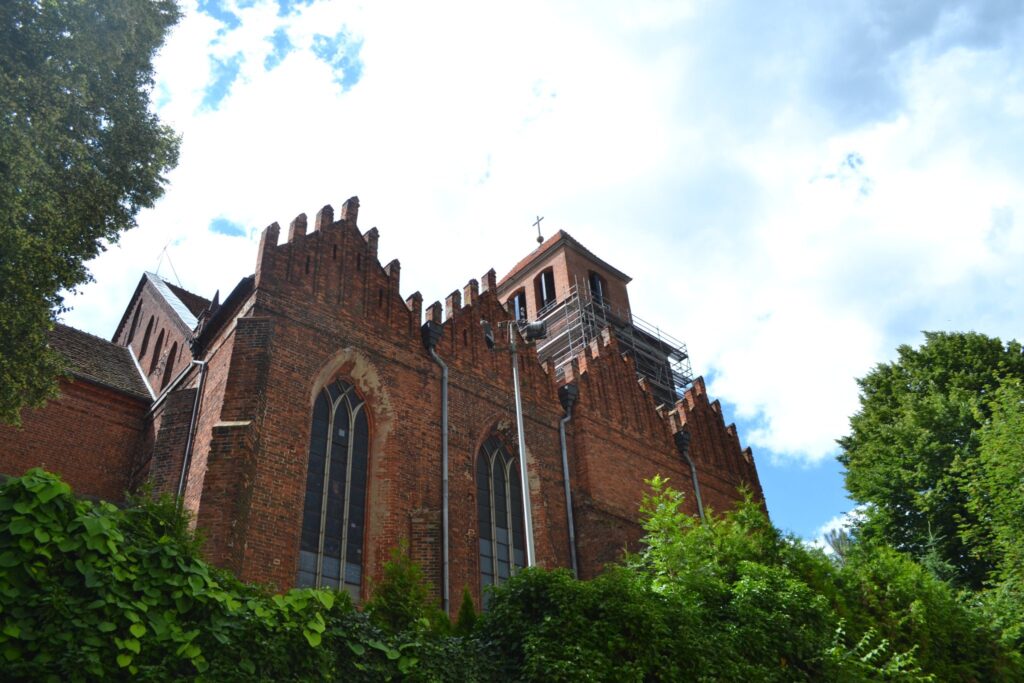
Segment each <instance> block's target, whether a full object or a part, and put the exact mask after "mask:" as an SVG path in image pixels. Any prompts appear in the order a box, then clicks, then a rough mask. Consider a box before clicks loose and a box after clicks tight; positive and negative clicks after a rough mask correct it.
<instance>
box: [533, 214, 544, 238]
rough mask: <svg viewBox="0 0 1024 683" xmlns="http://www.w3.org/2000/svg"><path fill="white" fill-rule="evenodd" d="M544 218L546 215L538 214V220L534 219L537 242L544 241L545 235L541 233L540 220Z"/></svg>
mask: <svg viewBox="0 0 1024 683" xmlns="http://www.w3.org/2000/svg"><path fill="white" fill-rule="evenodd" d="M542 220H544V216H537V220H536V221H534V223H533V225H534V227H535V228H537V244H543V243H544V237H543V236H542V235H541V234H540V222H541V221H542Z"/></svg>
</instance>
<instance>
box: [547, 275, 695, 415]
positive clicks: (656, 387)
mask: <svg viewBox="0 0 1024 683" xmlns="http://www.w3.org/2000/svg"><path fill="white" fill-rule="evenodd" d="M537 319H538V320H540V321H543V322H544V323H546V324H547V332H548V335H547V338H545V339H542V340H540V341H538V342H537V356H538V357H539V359H540V360H541V362H546V361H548V360H550V361H552V362H553V363H554V365H555V373H556V375H555V376H556V379H557V380H559V381H561V380H562V379H563V378H564V377H565V367H566V366H567V365H568V364H569V363H570V362H571V361H572V359H573V358H575V357H576V356H577V355H579V354H580V353H582V352H583V349H584V347H586V346H587V345H588V344H589V343H590V342H591V341H592V340H594V339H597V338H598V337H599V336H600V334H601V330H603V329H604V328H606V327H607V328H610V329H611V332H612V334H613V335H614V336H615V339H616V340H617V341H618V343H619V347H620V349H621V350H622V352H623V353H626V354H628V355H629V356H630V357H632V358H633V362H634V364H635V365H636V373H637V377H638V378H643V379H645V380H646V381H647V385H648V388H649V389H650V391H651V393H652V394H653V395H654V399H655V402H656V403H658V404H665V405H669V406H671V405H673V404H675V402H676V401H677V400H679V399H680V398H682V397H683V393H684V392H685V391H686V390H687V388H689V386H690V385H691V384H693V370H692V369H691V367H690V356H689V354H688V353H687V350H686V345H685V344H684V343H682V342H681V341H679V340H678V339H675V338H673V337H671V336H670V335H668V334H666V333H665V332H663V331H662V330H661V329H660V328H658V327H657V326H655V325H651V324H650V323H647V322H645V321H643V320H641V319H640V318H637V317H636V316H635V315H633V314H632V313H629V312H627V313H624V314H623V313H620V312H618V311H614V310H613V309H612V308H611V307H610V306H608V305H607V304H606V303H604V302H602V301H600V300H597V298H596V297H593V296H591V293H590V292H589V291H588V290H586V289H581V288H580V286H579V283H578V282H577V283H576V284H575V285H573V286H572V288H571V289H570V290H569V296H568V297H566V298H565V299H564V300H563V301H560V302H555V303H552V304H550V305H548V306H546V307H545V308H542V309H541V310H540V311H539V315H538V317H537Z"/></svg>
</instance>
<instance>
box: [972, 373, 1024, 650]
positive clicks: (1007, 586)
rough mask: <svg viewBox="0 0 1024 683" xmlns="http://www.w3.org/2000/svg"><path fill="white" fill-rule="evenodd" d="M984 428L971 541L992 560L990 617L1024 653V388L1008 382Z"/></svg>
mask: <svg viewBox="0 0 1024 683" xmlns="http://www.w3.org/2000/svg"><path fill="white" fill-rule="evenodd" d="M990 405H991V407H992V416H991V419H990V420H989V421H988V422H987V423H986V424H985V426H984V427H983V428H982V429H981V435H980V440H981V447H980V449H979V452H978V457H977V459H976V460H974V461H973V462H972V463H971V466H970V467H969V468H965V476H964V487H965V488H966V489H967V491H968V492H969V494H970V498H969V499H968V502H967V505H968V509H969V510H970V512H971V513H972V514H973V515H974V517H975V518H976V519H981V520H985V521H986V524H978V525H975V526H974V527H971V528H969V529H968V530H967V533H966V534H965V536H966V538H967V539H968V540H969V541H971V542H973V544H974V547H975V548H977V549H978V553H979V554H981V555H983V556H987V557H992V558H994V560H995V568H994V571H993V573H992V575H991V577H990V578H991V584H992V588H991V589H990V590H989V591H988V592H987V593H986V594H985V595H984V596H983V599H984V600H985V602H986V607H987V611H988V613H989V616H990V617H991V618H992V619H993V620H994V622H995V623H997V624H998V626H999V627H1000V628H1001V629H1002V630H1003V633H1004V635H1005V637H1006V640H1007V642H1008V643H1009V644H1011V645H1012V646H1014V647H1016V648H1017V649H1018V650H1020V651H1024V386H1022V384H1021V383H1020V382H1010V381H1007V382H1004V384H1003V386H1002V387H1000V389H999V391H998V392H996V395H995V396H994V397H993V399H992V401H991V403H990Z"/></svg>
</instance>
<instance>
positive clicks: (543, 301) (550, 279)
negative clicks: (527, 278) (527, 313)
mask: <svg viewBox="0 0 1024 683" xmlns="http://www.w3.org/2000/svg"><path fill="white" fill-rule="evenodd" d="M533 286H534V290H535V291H536V292H537V310H538V311H539V310H540V309H542V308H544V307H545V306H547V305H548V304H552V303H554V301H555V273H554V271H553V270H552V269H551V268H548V269H547V270H544V271H543V272H541V274H540V275H538V276H537V277H536V278H535V279H534V281H533Z"/></svg>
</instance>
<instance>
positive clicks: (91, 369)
mask: <svg viewBox="0 0 1024 683" xmlns="http://www.w3.org/2000/svg"><path fill="white" fill-rule="evenodd" d="M50 346H52V347H53V348H54V349H55V350H56V351H58V352H60V354H61V355H63V356H64V357H65V358H67V360H68V370H70V372H71V374H72V375H74V376H75V377H78V378H81V379H84V380H87V381H90V382H95V383H97V384H102V385H104V386H106V387H110V388H111V389H116V390H117V391H120V392H122V393H125V394H128V395H130V396H134V397H136V398H144V399H147V400H150V399H151V398H152V397H151V396H150V394H149V390H148V389H147V388H146V384H145V382H144V380H143V379H142V376H141V375H140V374H139V370H138V367H137V366H136V365H135V361H134V360H133V359H132V357H131V355H130V353H129V351H128V349H126V348H125V347H123V346H118V345H117V344H114V343H112V342H109V341H107V340H106V339H101V338H99V337H96V336H93V335H91V334H89V333H88V332H82V331H81V330H76V329H75V328H73V327H68V326H67V325H61V324H60V323H58V324H57V325H56V327H54V329H53V332H51V333H50Z"/></svg>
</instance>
